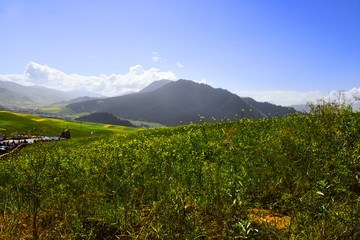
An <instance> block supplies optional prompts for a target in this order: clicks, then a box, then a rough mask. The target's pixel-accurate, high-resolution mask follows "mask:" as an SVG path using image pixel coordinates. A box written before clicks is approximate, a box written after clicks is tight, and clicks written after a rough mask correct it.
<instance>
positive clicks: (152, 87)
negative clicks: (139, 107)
mask: <svg viewBox="0 0 360 240" xmlns="http://www.w3.org/2000/svg"><path fill="white" fill-rule="evenodd" d="M171 82H172V81H170V80H166V79H163V80H159V81H155V82H152V83H150V84H149V85H148V86H146V87H145V88H144V89H143V90H141V91H140V92H139V93H144V92H151V91H154V90H156V89H158V88H161V87H163V86H165V85H166V84H168V83H171Z"/></svg>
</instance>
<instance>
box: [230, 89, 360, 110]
mask: <svg viewBox="0 0 360 240" xmlns="http://www.w3.org/2000/svg"><path fill="white" fill-rule="evenodd" d="M234 93H235V94H237V95H239V96H241V97H251V98H253V99H255V100H256V101H260V102H270V103H273V104H277V105H282V106H290V105H301V104H307V103H308V102H309V101H313V102H316V101H317V100H319V99H325V100H327V101H328V100H338V98H339V91H332V92H331V93H329V94H328V95H326V96H324V95H323V94H322V93H321V92H320V91H306V92H300V91H284V90H278V91H234ZM343 94H344V97H345V99H347V100H348V101H353V100H354V96H357V97H359V96H360V88H353V89H351V90H349V91H343Z"/></svg>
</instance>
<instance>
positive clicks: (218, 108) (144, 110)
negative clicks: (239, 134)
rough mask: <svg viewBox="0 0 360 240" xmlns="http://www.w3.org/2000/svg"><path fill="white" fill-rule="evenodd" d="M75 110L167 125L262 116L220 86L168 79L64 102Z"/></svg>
mask: <svg viewBox="0 0 360 240" xmlns="http://www.w3.org/2000/svg"><path fill="white" fill-rule="evenodd" d="M68 107H69V108H71V109H72V110H73V111H75V112H90V111H99V112H110V113H113V114H115V115H117V116H121V117H122V118H126V119H133V120H143V121H149V122H158V123H162V124H164V125H167V126H173V125H178V124H180V121H182V122H183V124H188V123H190V122H191V121H192V122H195V123H196V122H198V121H199V116H198V115H201V116H204V117H205V121H208V122H210V121H212V120H211V118H212V117H214V118H216V119H218V120H219V119H222V118H227V119H231V120H234V119H235V118H236V116H235V115H236V114H238V115H239V116H241V114H242V109H244V116H245V117H264V116H265V115H264V114H262V113H261V112H260V111H257V110H256V109H254V110H253V111H252V112H251V111H250V109H253V108H254V107H253V106H251V105H250V104H249V103H247V102H246V101H244V100H243V99H242V98H240V97H239V96H237V95H235V94H232V93H230V92H228V91H227V90H223V89H214V88H212V87H210V86H208V85H205V84H198V83H195V82H192V81H188V80H179V81H176V82H170V83H167V84H165V85H164V86H162V87H160V88H158V89H156V90H154V91H150V92H143V93H141V92H140V93H137V94H131V95H125V96H120V97H113V98H107V99H100V100H92V101H86V102H81V103H74V104H70V105H68Z"/></svg>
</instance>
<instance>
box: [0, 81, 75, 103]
mask: <svg viewBox="0 0 360 240" xmlns="http://www.w3.org/2000/svg"><path fill="white" fill-rule="evenodd" d="M76 97H79V95H75V94H71V93H67V92H63V91H58V90H54V89H49V88H45V87H39V86H22V85H20V84H17V83H14V82H8V81H0V103H1V104H2V105H4V106H27V105H42V104H51V103H55V102H60V101H66V100H70V99H74V98H76Z"/></svg>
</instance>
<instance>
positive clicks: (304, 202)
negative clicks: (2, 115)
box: [0, 103, 360, 239]
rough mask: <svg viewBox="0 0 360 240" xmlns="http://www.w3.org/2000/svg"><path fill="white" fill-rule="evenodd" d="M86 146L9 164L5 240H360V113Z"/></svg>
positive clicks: (48, 150) (330, 109)
mask: <svg viewBox="0 0 360 240" xmlns="http://www.w3.org/2000/svg"><path fill="white" fill-rule="evenodd" d="M54 122H56V121H54ZM69 124H70V123H69ZM71 128H72V129H75V126H72V127H71ZM105 129H106V127H105ZM88 130H89V129H87V131H88ZM80 135H81V134H80V133H79V137H75V138H73V139H70V140H66V141H59V142H49V143H39V144H36V145H32V146H28V147H26V148H25V149H23V150H22V151H21V152H18V153H17V154H15V155H13V156H11V157H10V158H5V159H1V160H0V211H1V218H0V239H14V238H15V239H27V238H34V239H37V238H39V239H146V238H147V239H158V238H159V239H236V238H238V239H246V238H247V239H359V238H360V224H359V217H360V210H359V204H360V161H359V160H360V159H359V158H360V157H359V156H360V155H359V151H360V141H359V140H360V114H359V113H354V112H352V111H351V109H350V108H349V107H346V106H341V105H336V104H327V103H323V104H322V105H318V106H312V112H311V113H309V114H307V115H302V116H300V115H297V114H295V115H294V116H291V117H290V116H289V117H285V118H273V119H268V120H263V119H261V120H255V119H254V120H249V119H243V120H240V121H238V122H224V123H212V124H209V123H200V124H196V125H193V124H192V125H188V126H179V127H171V128H158V129H150V130H141V131H132V132H124V133H121V134H117V133H114V134H108V135H102V136H101V135H94V136H92V137H89V136H86V137H85V136H83V137H82V136H80Z"/></svg>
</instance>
